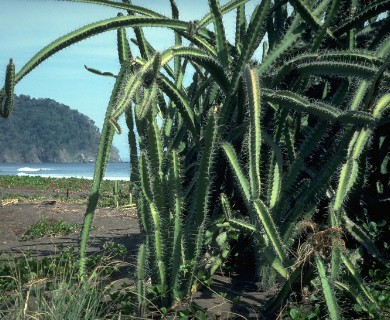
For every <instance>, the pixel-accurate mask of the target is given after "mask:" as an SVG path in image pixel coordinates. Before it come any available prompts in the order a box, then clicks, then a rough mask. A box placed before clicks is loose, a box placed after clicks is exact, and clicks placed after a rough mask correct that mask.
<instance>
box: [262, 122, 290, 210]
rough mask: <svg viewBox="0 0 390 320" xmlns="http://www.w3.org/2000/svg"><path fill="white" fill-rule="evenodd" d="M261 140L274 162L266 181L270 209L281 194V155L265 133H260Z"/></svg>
mask: <svg viewBox="0 0 390 320" xmlns="http://www.w3.org/2000/svg"><path fill="white" fill-rule="evenodd" d="M284 119H285V118H284ZM262 139H263V140H264V142H265V143H266V144H268V145H269V146H270V148H271V150H272V154H273V159H275V160H276V161H272V166H271V168H270V174H269V179H268V183H269V185H270V196H269V197H268V199H267V201H268V203H269V208H270V209H272V208H273V207H274V206H275V204H276V203H277V202H278V200H279V196H280V192H281V187H282V175H283V154H282V150H281V148H280V146H279V145H278V144H277V143H275V141H274V140H273V139H272V137H271V136H270V135H269V134H268V133H267V132H264V131H262Z"/></svg>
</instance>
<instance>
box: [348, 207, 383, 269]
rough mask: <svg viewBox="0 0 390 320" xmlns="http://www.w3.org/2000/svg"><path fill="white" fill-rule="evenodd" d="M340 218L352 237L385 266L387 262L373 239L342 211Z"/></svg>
mask: <svg viewBox="0 0 390 320" xmlns="http://www.w3.org/2000/svg"><path fill="white" fill-rule="evenodd" d="M342 219H343V221H344V226H345V228H346V229H347V231H348V232H349V233H350V234H351V235H352V237H353V238H354V239H355V240H356V241H357V242H359V243H360V244H361V245H362V246H363V247H365V248H366V250H367V252H368V253H369V254H370V255H371V256H372V257H374V258H375V259H377V260H378V261H379V262H380V263H381V264H382V265H383V266H386V265H387V264H388V262H387V261H386V260H385V259H384V258H383V257H382V254H381V253H380V251H379V249H378V247H377V246H376V245H375V243H374V241H373V240H372V239H371V238H370V237H369V236H368V235H367V234H366V232H365V231H364V230H363V229H362V228H361V227H360V226H359V225H357V224H356V223H355V222H353V221H352V220H351V219H350V218H349V217H348V216H347V214H346V213H345V212H344V211H343V215H342Z"/></svg>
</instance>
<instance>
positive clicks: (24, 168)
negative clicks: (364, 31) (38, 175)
mask: <svg viewBox="0 0 390 320" xmlns="http://www.w3.org/2000/svg"><path fill="white" fill-rule="evenodd" d="M50 170H53V169H50V168H30V167H23V168H19V169H17V171H19V172H38V171H50Z"/></svg>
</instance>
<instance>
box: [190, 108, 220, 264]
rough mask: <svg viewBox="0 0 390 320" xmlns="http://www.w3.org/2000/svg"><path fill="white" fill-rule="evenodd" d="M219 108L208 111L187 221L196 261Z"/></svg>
mask: <svg viewBox="0 0 390 320" xmlns="http://www.w3.org/2000/svg"><path fill="white" fill-rule="evenodd" d="M218 109H219V106H217V105H216V106H213V107H211V108H210V110H209V112H208V119H207V123H206V127H205V129H204V133H203V136H204V147H203V151H202V156H201V159H200V164H199V175H198V176H197V181H196V188H195V192H194V195H193V200H192V203H191V208H190V213H189V214H188V216H187V221H186V229H187V230H186V234H187V245H188V257H189V259H190V260H192V259H195V261H196V260H197V259H198V255H199V253H200V250H201V247H200V246H201V245H202V241H201V239H203V238H202V237H203V228H204V223H205V219H206V218H207V216H208V205H209V193H210V189H211V184H212V176H211V172H212V169H213V165H214V157H215V153H216V149H217V144H218V143H217V141H218V124H217V123H218V112H219V110H218ZM191 238H192V239H191Z"/></svg>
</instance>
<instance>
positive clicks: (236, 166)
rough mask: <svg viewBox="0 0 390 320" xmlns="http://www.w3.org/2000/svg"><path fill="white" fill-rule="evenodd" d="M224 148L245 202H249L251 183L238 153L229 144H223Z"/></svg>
mask: <svg viewBox="0 0 390 320" xmlns="http://www.w3.org/2000/svg"><path fill="white" fill-rule="evenodd" d="M222 148H223V151H224V152H225V155H226V157H227V159H228V161H229V164H230V167H231V168H232V170H233V172H234V175H235V177H236V179H237V181H238V185H239V189H240V191H241V193H242V195H243V198H244V200H245V201H247V202H249V200H250V198H251V193H250V186H249V182H248V179H247V178H246V177H245V174H244V172H243V170H242V168H241V165H240V163H239V161H238V157H237V154H236V151H235V150H234V148H233V146H232V145H231V144H230V143H228V142H224V143H222Z"/></svg>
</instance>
